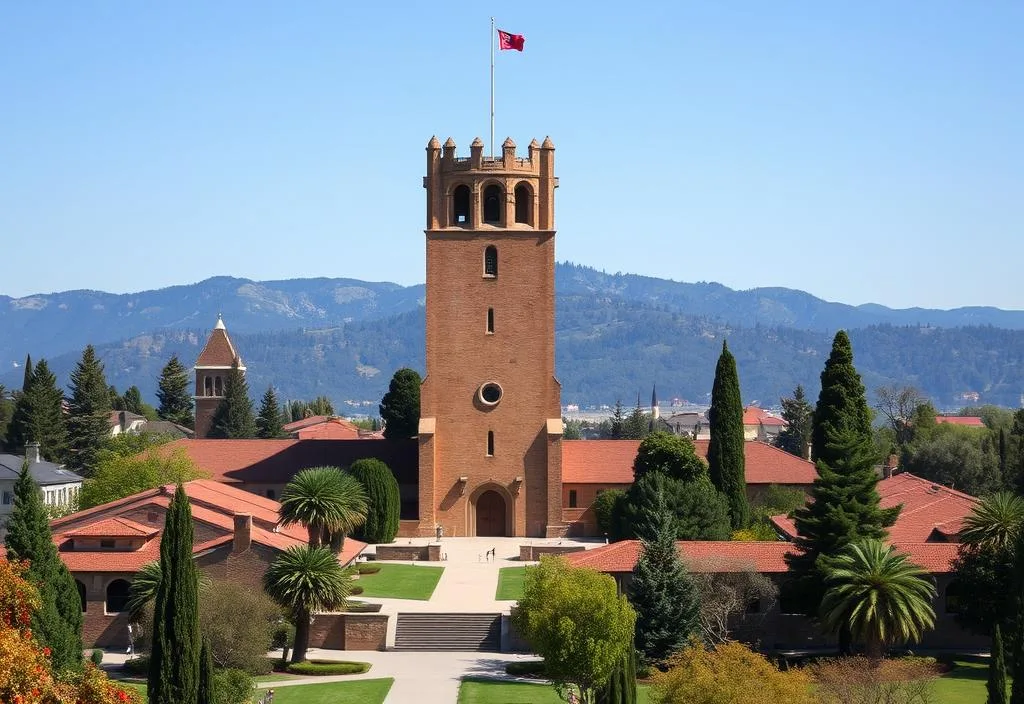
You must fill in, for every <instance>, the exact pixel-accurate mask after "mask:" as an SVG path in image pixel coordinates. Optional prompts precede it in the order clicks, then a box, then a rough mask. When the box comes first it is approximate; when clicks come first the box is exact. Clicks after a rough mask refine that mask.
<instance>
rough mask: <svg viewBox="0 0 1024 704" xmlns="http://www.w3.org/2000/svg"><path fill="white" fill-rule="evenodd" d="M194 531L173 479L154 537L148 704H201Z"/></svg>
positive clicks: (180, 490)
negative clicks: (156, 577)
mask: <svg viewBox="0 0 1024 704" xmlns="http://www.w3.org/2000/svg"><path fill="white" fill-rule="evenodd" d="M194 535H195V527H194V525H193V523H192V509H191V506H190V505H189V500H188V496H187V495H186V494H185V488H184V487H183V486H182V485H181V484H179V485H178V489H177V491H175V492H174V498H173V499H172V500H171V504H170V506H168V508H167V514H166V516H165V518H164V532H163V535H162V536H161V538H160V584H159V586H158V587H157V590H156V601H155V605H154V609H153V643H152V646H151V648H150V658H149V689H148V695H149V702H150V704H206V703H205V702H199V701H198V693H199V677H200V661H199V660H200V648H201V643H200V634H199V574H198V571H197V569H196V564H195V562H194V561H193V560H192V543H193V539H194Z"/></svg>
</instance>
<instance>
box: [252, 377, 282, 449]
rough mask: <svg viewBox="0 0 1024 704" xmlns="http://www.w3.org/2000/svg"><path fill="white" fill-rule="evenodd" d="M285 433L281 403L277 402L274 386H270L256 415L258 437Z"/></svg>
mask: <svg viewBox="0 0 1024 704" xmlns="http://www.w3.org/2000/svg"><path fill="white" fill-rule="evenodd" d="M283 435H284V426H283V424H282V423H281V404H280V403H278V402H277V394H275V393H274V387H273V386H268V387H267V391H266V393H264V394H263V399H262V400H261V401H260V412H259V414H258V415H257V416H256V437H259V438H279V437H282V436H283Z"/></svg>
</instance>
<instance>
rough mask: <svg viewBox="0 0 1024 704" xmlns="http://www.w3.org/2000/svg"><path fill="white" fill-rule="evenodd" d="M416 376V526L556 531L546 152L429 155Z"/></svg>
mask: <svg viewBox="0 0 1024 704" xmlns="http://www.w3.org/2000/svg"><path fill="white" fill-rule="evenodd" d="M423 186H424V188H426V190H427V229H426V240H427V302H426V313H427V340H426V343H427V344H426V354H427V360H426V361H427V375H426V378H425V379H424V381H423V387H422V391H421V398H420V417H421V420H420V432H419V455H420V456H419V494H420V496H419V530H420V533H421V534H422V535H432V534H434V532H435V529H436V528H437V527H438V526H440V527H441V528H442V529H443V530H444V534H445V535H448V536H453V535H454V536H465V535H508V536H554V535H561V534H562V533H563V532H564V529H565V527H564V524H563V523H562V515H561V512H562V501H561V498H562V497H561V491H562V459H561V458H562V419H561V418H562V416H561V386H560V385H559V383H558V380H557V379H555V209H554V195H555V188H556V187H557V186H558V179H557V178H555V147H554V145H553V144H552V143H551V140H550V139H545V140H544V143H543V144H541V145H538V144H537V142H536V140H534V141H532V142H530V146H529V155H528V156H527V158H525V159H522V158H516V145H515V143H514V142H513V141H512V140H511V139H506V140H505V143H504V144H503V145H502V155H501V157H498V158H487V157H484V145H483V142H482V141H481V140H480V139H479V138H477V139H475V140H474V141H473V144H472V145H471V146H470V156H469V158H465V157H462V158H460V157H456V155H455V142H453V141H452V140H451V139H450V138H449V139H448V141H447V142H445V144H444V147H442V146H441V145H440V143H439V142H438V141H437V138H436V137H434V138H432V139H431V140H430V143H429V144H428V145H427V176H426V178H424V180H423Z"/></svg>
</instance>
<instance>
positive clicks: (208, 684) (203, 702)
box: [196, 638, 217, 704]
mask: <svg viewBox="0 0 1024 704" xmlns="http://www.w3.org/2000/svg"><path fill="white" fill-rule="evenodd" d="M213 673H214V668H213V651H211V650H210V640H209V639H208V638H203V645H202V649H201V650H200V651H199V693H198V696H197V697H196V699H197V700H198V702H199V704H216V702H217V697H216V692H215V682H216V680H215V679H214V675H213Z"/></svg>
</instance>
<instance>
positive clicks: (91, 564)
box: [54, 536, 160, 573]
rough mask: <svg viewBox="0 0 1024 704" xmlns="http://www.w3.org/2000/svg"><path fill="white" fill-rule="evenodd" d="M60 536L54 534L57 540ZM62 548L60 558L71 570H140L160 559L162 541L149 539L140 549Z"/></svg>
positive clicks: (131, 571) (130, 571)
mask: <svg viewBox="0 0 1024 704" xmlns="http://www.w3.org/2000/svg"><path fill="white" fill-rule="evenodd" d="M57 538H58V536H54V541H55V542H56V540H57ZM66 547H67V546H66V545H65V546H61V548H60V559H61V560H62V561H63V562H64V564H65V565H67V568H68V570H70V571H71V572H129V573H133V572H138V571H139V570H141V569H142V568H143V567H144V566H146V565H148V564H149V563H150V562H154V561H156V560H159V559H160V541H159V540H158V539H156V538H153V539H151V540H148V541H147V542H146V544H145V545H144V546H143V547H142V548H141V549H139V550H101V551H93V550H83V551H74V550H67V549H66Z"/></svg>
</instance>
